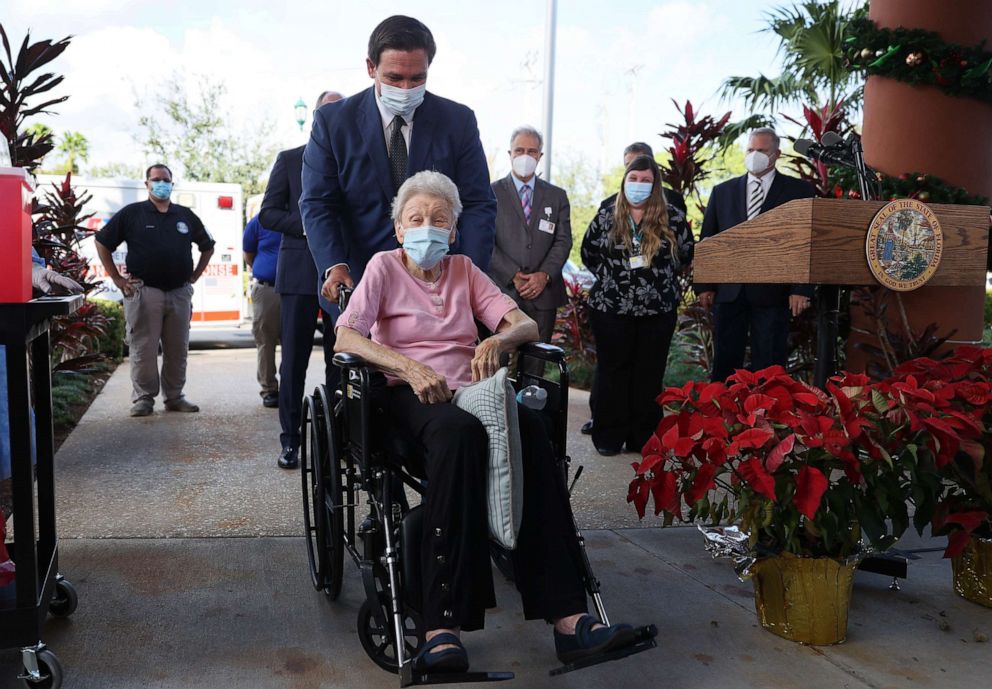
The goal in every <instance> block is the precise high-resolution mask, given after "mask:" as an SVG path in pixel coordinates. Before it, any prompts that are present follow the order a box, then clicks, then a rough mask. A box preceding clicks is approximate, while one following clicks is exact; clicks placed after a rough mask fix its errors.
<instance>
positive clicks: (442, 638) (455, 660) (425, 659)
mask: <svg viewBox="0 0 992 689" xmlns="http://www.w3.org/2000/svg"><path fill="white" fill-rule="evenodd" d="M448 644H451V645H453V646H455V648H446V649H444V650H443V651H436V652H434V653H431V651H433V650H434V649H435V648H437V647H438V646H445V645H448ZM413 665H414V667H415V668H416V669H417V671H418V672H420V673H428V672H467V671H468V653H466V652H465V647H464V646H462V642H461V639H459V638H458V637H457V636H455V635H454V634H449V633H447V632H446V633H444V634H438V635H437V636H435V637H434V638H433V639H431V640H430V641H428V642H427V643H425V644H424V645H423V646H421V647H420V651H418V652H417V657H416V658H414V661H413Z"/></svg>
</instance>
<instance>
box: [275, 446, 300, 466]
mask: <svg viewBox="0 0 992 689" xmlns="http://www.w3.org/2000/svg"><path fill="white" fill-rule="evenodd" d="M298 466H300V459H299V457H297V456H296V448H293V447H284V448H282V452H280V453H279V468H280V469H295V468H296V467H298Z"/></svg>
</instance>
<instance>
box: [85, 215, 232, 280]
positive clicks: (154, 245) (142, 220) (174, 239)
mask: <svg viewBox="0 0 992 689" xmlns="http://www.w3.org/2000/svg"><path fill="white" fill-rule="evenodd" d="M96 241H98V242H100V243H101V244H103V245H104V246H105V247H107V248H108V249H110V250H111V251H113V250H114V249H116V248H117V247H118V246H120V244H121V242H127V272H128V273H129V274H131V275H133V276H134V277H136V278H140V279H141V280H142V281H143V282H144V283H145V284H146V285H148V286H149V287H155V288H158V289H161V290H170V289H177V288H179V287H182V286H183V285H184V284H186V283H187V282H189V280H190V278H191V277H193V252H192V249H191V246H192V245H193V244H194V243H195V244H196V245H197V246H198V247H199V248H200V251H201V252H202V251H206V250H207V249H211V248H213V245H214V239H213V237H211V236H210V233H209V232H207V230H206V228H205V227H204V226H203V223H202V222H200V219H199V218H198V217H196V214H195V213H193V211H191V210H190V209H189V208H187V207H186V206H180V205H177V204H175V203H171V204H169V209H168V210H167V211H166V212H165V213H159V212H158V209H156V208H155V206H154V204H152V202H151V201H139V202H138V203H132V204H128V205H127V206H124V207H123V208H121V209H120V210H119V211H117V214H116V215H114V217H112V218H111V219H110V222H108V223H107V224H106V225H104V226H103V228H101V229H100V231H99V232H97V233H96Z"/></svg>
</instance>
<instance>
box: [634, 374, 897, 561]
mask: <svg viewBox="0 0 992 689" xmlns="http://www.w3.org/2000/svg"><path fill="white" fill-rule="evenodd" d="M658 401H659V403H661V405H662V406H663V407H664V408H665V413H664V417H663V418H662V420H661V422H660V423H659V425H658V428H657V430H656V432H655V433H654V435H652V437H651V438H650V439H649V440H648V442H647V443H646V444H645V446H644V448H643V450H642V461H641V462H639V463H634V465H633V467H634V470H635V476H634V479H633V480H632V481H631V483H630V488H629V492H628V496H627V500H628V502H632V503H634V506H635V508H636V509H637V512H638V514H639V515H640V516H641V517H642V518H643V516H644V514H645V511H646V509H647V506H648V502H649V501H651V500H653V502H654V510H655V514H661V513H664V515H665V520H666V523H671V522H672V521H673V520H674V519H679V520H682V521H695V520H697V519H698V520H703V521H709V522H711V523H712V524H714V525H716V524H720V523H739V524H740V526H741V528H742V529H743V530H744V531H745V532H747V533H748V534H749V537H750V546H751V551H752V553H753V554H754V555H757V556H759V557H760V556H768V555H776V554H779V553H782V552H788V553H792V554H794V555H799V556H807V557H834V558H847V557H850V556H852V555H854V556H856V555H857V554H858V553H859V552H860V551H861V550H862V537H863V536H864V537H865V538H867V540H868V542H869V543H870V544H871V546H872V547H874V548H877V549H884V548H886V547H888V546H889V545H891V544H892V543H894V542H895V540H896V539H897V538H898V537H899V535H901V530H900V529H905V527H906V525H907V524H908V521H907V520H908V518H907V517H906V514H905V513H906V505H905V503H906V498H907V495H906V490H907V488H906V483H905V482H903V481H900V480H897V479H896V478H893V477H892V473H893V471H892V467H893V465H892V463H891V462H888V461H886V460H885V459H884V456H885V455H884V454H883V452H882V451H881V450H878V449H877V450H875V455H876V456H877V457H878V458H877V459H876V458H874V457H872V456H870V455H869V454H868V453H867V452H865V451H859V450H860V449H861V448H862V447H863V445H864V444H866V443H868V442H869V441H868V439H867V437H866V436H867V433H868V431H869V430H870V429H871V428H872V426H873V422H872V420H871V418H870V416H871V415H872V414H875V415H877V412H876V411H875V409H874V406H873V404H872V401H871V395H870V392H869V390H868V387H867V379H863V380H862V379H861V378H851V377H845V378H837V379H834V381H833V382H832V383H831V386H830V388H829V390H828V392H823V391H821V390H818V389H816V388H813V387H811V386H809V385H807V384H805V383H803V382H800V381H798V380H796V379H794V378H792V377H790V376H789V375H788V374H787V373H786V372H785V369H784V368H782V367H781V366H773V367H770V368H767V369H764V370H762V371H758V372H756V373H751V372H748V371H743V370H740V371H737V373H735V374H734V375H733V376H731V377H730V378H729V379H728V381H727V383H726V384H724V383H703V382H689V383H687V384H686V385H685V386H684V387H681V388H669V389H667V390H666V391H665V392H664V393H663V394H662V395H661V397H659V400H658ZM869 524H870V525H871V528H863V527H865V526H867V525H869ZM890 525H891V528H890Z"/></svg>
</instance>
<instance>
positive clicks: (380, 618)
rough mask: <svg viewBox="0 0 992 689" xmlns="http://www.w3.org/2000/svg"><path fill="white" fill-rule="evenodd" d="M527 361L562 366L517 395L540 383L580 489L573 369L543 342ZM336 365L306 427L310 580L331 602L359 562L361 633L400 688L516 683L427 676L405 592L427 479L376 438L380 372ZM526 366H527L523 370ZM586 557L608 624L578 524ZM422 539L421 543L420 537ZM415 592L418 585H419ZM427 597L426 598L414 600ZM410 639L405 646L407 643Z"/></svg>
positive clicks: (640, 647) (645, 640)
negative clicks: (574, 453) (335, 384)
mask: <svg viewBox="0 0 992 689" xmlns="http://www.w3.org/2000/svg"><path fill="white" fill-rule="evenodd" d="M518 351H519V358H520V360H521V362H522V361H523V360H524V359H525V358H536V359H539V360H541V361H544V362H546V363H551V364H552V365H554V366H556V367H557V370H558V377H559V380H558V381H557V382H555V381H552V380H548V379H547V378H544V377H535V376H532V375H529V374H525V373H520V374H519V375H518V377H517V380H516V381H515V387H516V389H518V390H519V389H522V388H523V387H526V386H528V385H538V386H540V387H543V388H544V389H546V390H547V391H548V401H547V407H546V408H547V409H549V410H550V411H551V413H552V416H553V419H554V425H553V428H554V431H553V434H552V436H553V437H552V445H553V447H554V450H555V457H556V461H557V463H558V465H559V468H560V470H561V472H562V474H563V477H564V479H565V481H566V486H568V488H569V493H570V494H571V489H572V488H573V487H574V485H575V481H576V480H578V478H579V475H580V474H581V473H582V467H579V469H578V470H577V471H576V474H575V478H574V479H573V481H572V484H571V485H570V486H569V485H568V482H567V480H568V473H569V465H570V463H571V458H570V457H569V456H568V453H567V449H566V445H565V441H566V435H567V424H566V421H567V412H568V368H567V366H566V365H565V361H564V353H563V352H562V350H561V349H559V348H558V347H554V346H551V345H546V344H542V343H531V344H527V345H524V346H523V347H521V348H520V349H519V350H518ZM334 364H335V365H336V366H338V367H339V368H340V369H341V387H340V389H339V390H335V391H334V392H333V394H330V393H329V392H328V391H327V389H326V388H325V386H323V385H321V386H319V387H318V388H317V389H315V390H314V394H313V395H312V396H308V397H307V398H306V399H305V400H304V407H303V415H302V422H301V437H302V438H303V443H302V446H301V451H300V469H301V472H300V473H301V478H302V489H303V506H304V525H305V529H306V545H307V556H308V560H309V565H310V577H311V581H312V583H313V586H314V588H315V589H316V590H318V591H322V592H323V593H324V594H325V596H326V597H327V598H328V599H329V600H332V601H333V600H335V599H337V597H338V595H339V594H340V592H341V585H342V574H343V569H344V555H345V553H347V554H348V555H349V556H350V557H351V559H352V560H353V561H354V562H355V564H356V565H357V566H358V569H359V571H360V572H361V575H362V585H363V587H364V589H365V601H364V602H363V603H362V606H361V608H360V610H359V613H358V635H359V639H360V641H361V643H362V647H363V649H364V650H365V652H366V653H367V654H368V655H369V657H370V658H371V660H372V661H373V662H375V663H376V664H377V665H379V666H380V667H381V668H383V669H385V670H387V671H390V672H396V673H398V674H399V678H400V686H401V687H407V686H411V685H426V684H448V683H455V682H480V681H482V682H485V681H500V680H507V679H512V678H513V676H514V675H513V673H512V672H467V673H434V674H426V673H420V672H418V670H417V668H415V667H414V663H413V657H414V655H415V654H416V651H417V649H418V648H419V646H420V645H421V643H422V642H423V640H424V631H425V630H424V629H423V624H422V621H421V618H420V615H419V612H418V611H417V610H416V609H415V607H414V605H413V604H412V602H411V599H412V598H414V596H411V595H406V596H405V595H404V588H403V583H404V579H410V578H411V577H412V576H413V575H412V574H411V572H414V571H415V569H419V568H417V564H416V557H415V556H414V555H413V553H415V552H416V551H417V548H416V546H415V545H414V546H411V545H409V544H410V543H411V542H412V541H411V539H414V538H418V539H419V533H420V531H419V526H415V525H416V523H417V522H416V515H417V514H418V508H416V507H415V508H413V509H410V508H409V507H408V506H407V501H406V495H405V491H404V486H409V487H410V488H411V489H412V490H413V491H414V492H416V493H418V494H420V495H423V492H424V489H423V487H422V485H421V482H420V480H419V479H418V478H416V477H415V476H414V475H412V474H411V473H410V472H409V471H407V470H406V469H404V468H403V467H402V465H401V464H400V462H399V461H397V459H396V455H397V453H399V452H402V449H395V448H394V449H392V450H391V449H389V448H387V447H386V445H387V443H384V442H383V438H378V437H375V434H376V429H375V428H373V414H375V413H376V410H375V409H374V408H373V406H372V403H371V397H372V394H371V392H372V378H373V375H374V373H375V371H374V369H373V368H372V367H371V366H370V365H368V364H367V363H366V361H365V360H364V359H363V358H361V357H360V356H357V355H355V354H347V353H339V354H337V355H335V357H334ZM520 368H521V370H523V367H522V366H521V367H520ZM363 492H364V493H365V495H366V500H365V504H366V505H367V506H368V509H369V513H368V516H366V517H365V518H364V519H363V520H362V521H361V522H360V523H359V522H357V521H356V513H355V509H356V508H358V507H360V504H359V502H358V500H359V497H360V494H361V493H363ZM569 514H570V516H571V517H572V525H573V528H575V533H576V535H577V537H578V542H579V546H580V548H579V549H580V552H581V554H582V566H583V570H584V571H583V572H582V577H583V580H584V583H585V586H586V590H587V591H588V593H589V595H590V596H591V597H592V599H593V602H594V605H595V608H596V613H597V615H598V617H599V619H600V621H601V622H603V624H606V625H609V624H610V622H609V618H608V616H607V613H606V609H605V607H604V605H603V600H602V596H601V594H600V583H599V580H598V579H597V578H596V577H595V575H594V574H593V571H592V566H591V564H590V562H589V558H588V557H587V555H586V549H585V540H584V539H583V536H582V533H581V532H580V531H579V529H578V528H577V527H576V526H575V519H574V516H572V515H571V510H569ZM418 542H419V540H418ZM492 551H493V560H494V562H495V563H496V564H497V566H498V568H499V569H500V571H501V572H503V573H504V574H505V575H507V576H508V577H512V574H511V572H512V568H509V569H508V567H509V553H507V552H506V551H504V550H503V549H502V548H500V547H499V546H497V545H495V544H492ZM410 588H411V589H413V588H414V587H413V586H411V587H410ZM415 597H416V598H419V593H417V595H416V596H415ZM656 635H657V629H656V628H655V626H654V625H648V626H645V627H640V628H638V630H637V641H636V642H635V643H634V644H633V645H631V646H628V647H625V648H622V649H617V650H615V651H610V652H607V653H603V654H600V655H598V656H594V657H592V658H587V659H583V660H581V661H577V662H574V663H570V664H567V665H564V666H562V667H559V668H556V669H554V670H551V672H550V674H552V675H558V674H563V673H565V672H570V671H572V670H577V669H581V668H583V667H589V666H591V665H597V664H599V663H602V662H606V661H609V660H618V659H620V658H623V657H626V656H629V655H632V654H634V653H639V652H641V651H645V650H648V649H650V648H653V647H655V646H656V645H657V644H656V642H655V636H656ZM400 639H402V643H398V641H399V640H400Z"/></svg>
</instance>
